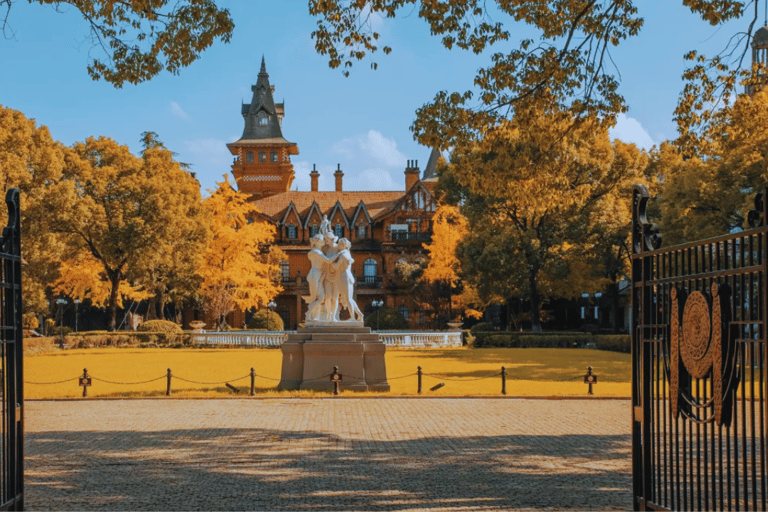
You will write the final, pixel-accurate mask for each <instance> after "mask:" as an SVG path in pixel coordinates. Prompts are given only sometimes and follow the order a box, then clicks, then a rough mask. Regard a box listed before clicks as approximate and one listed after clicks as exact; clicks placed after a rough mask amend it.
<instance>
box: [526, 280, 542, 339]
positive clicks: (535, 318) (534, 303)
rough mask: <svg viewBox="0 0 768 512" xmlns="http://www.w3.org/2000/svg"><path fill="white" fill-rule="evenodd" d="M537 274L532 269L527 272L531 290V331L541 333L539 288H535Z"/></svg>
mask: <svg viewBox="0 0 768 512" xmlns="http://www.w3.org/2000/svg"><path fill="white" fill-rule="evenodd" d="M537 277H538V272H536V271H534V270H533V269H531V270H529V271H528V286H529V288H530V289H531V331H532V332H541V323H540V322H539V318H540V317H541V296H540V295H539V288H538V286H537V284H538V283H537V282H536V278H537Z"/></svg>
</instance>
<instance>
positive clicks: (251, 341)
mask: <svg viewBox="0 0 768 512" xmlns="http://www.w3.org/2000/svg"><path fill="white" fill-rule="evenodd" d="M291 332H295V331H226V332H193V333H191V334H190V341H191V342H192V344H194V345H247V346H256V347H279V346H280V345H282V344H283V342H284V341H285V340H287V339H288V334H289V333H291Z"/></svg>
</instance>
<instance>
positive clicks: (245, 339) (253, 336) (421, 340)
mask: <svg viewBox="0 0 768 512" xmlns="http://www.w3.org/2000/svg"><path fill="white" fill-rule="evenodd" d="M294 332H295V331H228V332H193V333H191V334H190V341H191V342H192V343H193V344H196V345H239V346H256V347H279V346H280V345H282V344H283V342H284V341H286V340H287V339H288V334H292V333H294ZM380 336H381V341H383V342H384V344H385V345H386V346H388V347H397V348H446V347H460V346H461V332H458V331H456V332H420V331H414V332H383V333H380Z"/></svg>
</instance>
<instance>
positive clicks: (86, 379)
mask: <svg viewBox="0 0 768 512" xmlns="http://www.w3.org/2000/svg"><path fill="white" fill-rule="evenodd" d="M80 385H81V386H83V398H88V386H90V385H91V377H89V376H88V368H83V376H82V377H80Z"/></svg>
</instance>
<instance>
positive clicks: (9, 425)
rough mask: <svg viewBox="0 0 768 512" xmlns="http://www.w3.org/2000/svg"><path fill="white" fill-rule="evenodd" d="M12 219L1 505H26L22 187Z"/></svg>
mask: <svg viewBox="0 0 768 512" xmlns="http://www.w3.org/2000/svg"><path fill="white" fill-rule="evenodd" d="M5 202H6V205H7V207H8V223H7V226H6V227H5V228H3V232H2V237H0V262H1V263H2V265H0V269H2V276H0V277H1V279H0V300H1V301H2V307H0V355H2V368H0V370H2V371H1V372H0V401H2V423H0V440H1V442H0V509H2V510H23V509H24V376H23V370H24V367H23V346H22V343H23V340H22V335H23V331H22V316H21V315H22V302H21V209H20V200H19V189H16V188H12V189H10V190H8V192H7V193H6V196H5Z"/></svg>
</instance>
